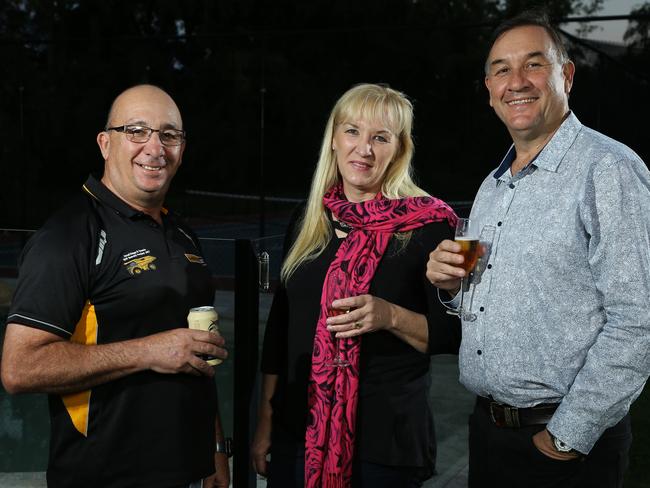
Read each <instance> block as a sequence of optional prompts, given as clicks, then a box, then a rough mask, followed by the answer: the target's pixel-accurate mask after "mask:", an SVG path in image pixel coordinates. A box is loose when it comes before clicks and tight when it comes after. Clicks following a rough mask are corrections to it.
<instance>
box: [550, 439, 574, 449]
mask: <svg viewBox="0 0 650 488" xmlns="http://www.w3.org/2000/svg"><path fill="white" fill-rule="evenodd" d="M553 445H554V446H555V449H557V450H558V451H559V452H571V451H572V449H571V448H570V447H569V446H567V445H566V444H565V443H564V442H562V441H561V440H559V439H557V438H555V437H553Z"/></svg>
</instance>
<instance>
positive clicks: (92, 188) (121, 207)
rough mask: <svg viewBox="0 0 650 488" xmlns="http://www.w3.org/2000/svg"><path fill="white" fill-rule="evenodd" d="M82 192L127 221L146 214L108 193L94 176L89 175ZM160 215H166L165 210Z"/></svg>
mask: <svg viewBox="0 0 650 488" xmlns="http://www.w3.org/2000/svg"><path fill="white" fill-rule="evenodd" d="M82 188H83V190H84V191H85V192H86V193H88V194H89V195H90V196H91V197H93V198H94V199H95V200H98V201H99V202H101V203H103V204H104V205H108V206H109V207H111V208H112V209H114V210H116V211H117V212H118V213H120V214H121V215H124V216H125V217H127V218H129V219H133V218H141V217H144V216H145V215H146V214H145V213H144V212H141V211H140V210H136V209H135V208H133V207H132V206H131V205H129V204H128V203H126V202H125V201H124V200H122V199H121V198H120V197H118V196H117V195H116V194H115V193H113V192H112V191H110V190H109V189H108V188H107V187H106V186H105V185H104V183H102V182H101V180H99V179H97V178H96V177H95V176H94V175H92V174H91V175H89V176H88V179H87V180H86V182H85V183H84V185H83V187H82ZM162 214H163V215H167V209H165V208H163V209H162Z"/></svg>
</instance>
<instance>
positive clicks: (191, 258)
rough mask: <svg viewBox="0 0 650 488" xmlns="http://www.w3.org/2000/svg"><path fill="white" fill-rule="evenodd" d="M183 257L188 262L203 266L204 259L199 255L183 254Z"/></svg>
mask: <svg viewBox="0 0 650 488" xmlns="http://www.w3.org/2000/svg"><path fill="white" fill-rule="evenodd" d="M185 257H186V258H187V260H188V261H189V262H190V263H197V264H202V265H203V266H205V260H204V259H203V258H202V257H201V256H197V255H196V254H185Z"/></svg>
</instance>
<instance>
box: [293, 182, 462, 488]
mask: <svg viewBox="0 0 650 488" xmlns="http://www.w3.org/2000/svg"><path fill="white" fill-rule="evenodd" d="M323 204H324V205H325V207H326V208H328V209H329V210H330V211H331V212H332V214H333V215H335V216H336V218H337V219H338V220H339V221H341V222H343V223H344V224H347V225H348V226H350V227H351V230H350V232H349V233H348V235H347V237H346V238H345V240H344V241H343V242H342V243H341V245H340V247H339V249H338V251H337V253H336V257H335V258H334V261H332V263H331V264H330V267H329V269H328V270H327V274H326V276H325V282H324V283H323V292H322V294H321V301H320V307H321V309H320V316H319V318H318V324H317V326H316V336H315V338H314V349H313V352H312V365H311V374H310V378H309V386H308V402H309V416H308V422H307V434H306V440H305V449H306V451H305V487H307V488H348V487H350V486H351V478H352V459H353V450H354V431H355V425H356V416H357V396H358V395H357V393H358V389H359V352H360V348H361V340H360V337H354V338H348V339H341V340H339V351H338V352H339V354H340V356H341V358H342V359H344V360H347V361H348V362H349V363H350V365H349V366H348V367H344V368H340V367H339V368H337V367H335V366H333V365H332V361H333V360H334V357H335V356H336V353H337V351H336V350H335V341H334V339H333V336H332V334H331V333H330V332H329V331H328V330H327V325H326V323H325V320H326V319H327V317H328V310H329V308H330V307H331V304H332V302H333V301H334V300H336V299H339V298H346V297H353V296H357V295H363V294H365V293H368V290H369V289H370V282H371V281H372V278H373V276H374V274H375V271H376V270H377V266H378V265H379V262H380V261H381V258H382V256H383V255H384V252H385V251H386V248H387V246H388V243H389V241H390V238H391V236H392V234H393V233H395V232H408V231H410V230H413V229H417V228H418V227H422V226H423V225H426V224H428V223H430V222H440V221H442V220H447V222H448V223H449V225H450V226H454V225H455V223H456V214H455V213H454V211H453V210H452V209H451V208H450V207H449V206H448V205H447V204H446V203H444V202H443V201H442V200H438V199H437V198H433V197H409V198H401V199H397V200H389V199H387V198H384V197H383V196H382V195H381V193H380V194H378V195H377V197H376V198H375V199H373V200H368V201H365V202H361V203H353V202H349V201H348V200H347V199H346V198H345V195H344V193H343V188H342V186H341V185H338V186H335V187H333V188H331V189H330V190H329V191H328V192H327V193H326V194H325V196H324V197H323ZM422 272H424V270H422Z"/></svg>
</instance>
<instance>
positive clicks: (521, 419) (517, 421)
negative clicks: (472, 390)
mask: <svg viewBox="0 0 650 488" xmlns="http://www.w3.org/2000/svg"><path fill="white" fill-rule="evenodd" d="M477 403H478V405H480V406H481V408H483V409H484V410H486V411H487V412H488V413H489V414H490V418H491V419H492V422H494V425H496V426H497V427H513V428H518V427H525V426H527V425H543V424H547V423H548V422H549V420H551V417H552V416H553V413H554V412H555V410H556V409H557V404H554V403H542V404H540V405H535V406H534V407H528V408H517V407H511V406H510V405H505V404H503V403H499V402H495V401H494V400H492V399H490V398H485V397H481V396H480V397H477Z"/></svg>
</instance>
